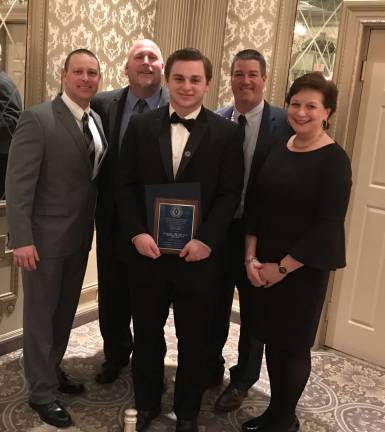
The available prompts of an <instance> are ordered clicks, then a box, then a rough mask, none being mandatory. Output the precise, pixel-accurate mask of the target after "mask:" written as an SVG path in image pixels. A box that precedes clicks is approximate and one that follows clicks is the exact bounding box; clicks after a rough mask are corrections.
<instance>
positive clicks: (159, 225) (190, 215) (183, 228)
mask: <svg viewBox="0 0 385 432" xmlns="http://www.w3.org/2000/svg"><path fill="white" fill-rule="evenodd" d="M199 212H200V202H199V200H188V199H173V198H155V201H154V232H153V236H154V239H155V242H156V244H157V245H158V247H159V250H160V251H161V252H162V253H166V254H167V253H169V254H179V253H180V251H181V250H182V249H183V247H184V246H185V244H186V243H188V242H189V241H190V240H191V239H192V238H194V235H195V233H196V229H197V226H198V221H199Z"/></svg>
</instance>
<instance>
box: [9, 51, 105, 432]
mask: <svg viewBox="0 0 385 432" xmlns="http://www.w3.org/2000/svg"><path fill="white" fill-rule="evenodd" d="M99 81H100V68H99V62H98V60H97V58H96V56H95V55H94V54H93V53H92V52H91V51H88V50H86V49H80V50H76V51H73V52H72V53H70V54H69V55H68V57H67V59H66V61H65V64H64V70H63V73H62V83H63V89H64V91H63V94H62V95H59V96H57V97H56V98H55V99H54V100H53V101H52V102H46V103H43V104H41V105H36V106H34V107H32V108H29V109H28V110H26V111H25V112H24V113H23V114H22V115H21V117H20V120H19V123H18V126H17V128H16V131H15V134H14V136H13V139H12V143H11V147H10V154H9V161H8V168H7V176H6V192H7V217H8V222H9V227H10V246H11V247H12V248H13V257H14V263H15V265H16V266H18V267H20V268H21V269H22V277H23V288H24V315H23V347H24V372H25V376H26V379H27V381H28V384H29V386H30V397H29V404H30V406H31V407H32V408H33V409H34V410H35V411H37V413H38V414H39V415H40V417H41V419H42V420H43V421H45V422H46V423H49V424H51V425H53V426H56V427H67V426H70V425H71V424H72V420H71V416H70V414H69V413H68V412H67V411H66V409H65V408H64V407H63V406H62V405H61V404H60V402H59V401H58V400H57V392H58V391H59V392H61V393H68V394H79V393H81V392H83V391H84V386H83V385H82V384H80V383H77V382H74V381H73V380H71V378H70V377H69V376H68V375H67V374H66V373H65V372H64V371H63V370H62V369H61V367H60V363H61V360H62V358H63V355H64V353H65V350H66V347H67V343H68V338H69V335H70V331H71V326H72V322H73V318H74V315H75V312H76V307H77V305H78V301H79V296H80V291H81V287H82V283H83V277H84V273H85V270H86V266H87V259H88V253H89V250H90V248H91V243H92V237H93V231H94V210H95V204H96V196H97V188H96V181H95V179H96V177H97V174H98V172H99V168H100V165H101V163H102V161H103V158H104V155H105V152H106V149H107V143H106V140H105V138H104V134H103V128H102V123H101V120H100V117H99V116H98V115H97V114H96V113H95V112H93V111H92V110H90V105H89V103H90V100H91V97H92V96H93V95H94V94H95V93H96V91H97V89H98V85H99Z"/></svg>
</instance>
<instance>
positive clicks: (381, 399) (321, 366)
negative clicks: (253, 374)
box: [0, 318, 385, 432]
mask: <svg viewBox="0 0 385 432" xmlns="http://www.w3.org/2000/svg"><path fill="white" fill-rule="evenodd" d="M238 331H239V326H238V325H237V324H232V326H231V333H230V337H229V340H228V343H227V345H226V348H225V356H226V361H227V365H231V364H233V363H234V361H235V360H236V346H237V336H238ZM166 337H167V344H168V352H167V365H166V374H167V376H168V380H169V382H170V383H169V385H168V389H167V391H166V393H165V394H164V397H163V412H162V415H161V416H160V417H159V419H157V420H156V421H154V422H153V424H152V425H151V427H150V428H149V432H155V431H159V432H166V431H167V432H168V431H173V430H174V425H175V418H174V417H173V415H172V413H170V411H171V409H172V394H173V385H172V379H173V375H174V374H175V365H176V358H177V350H176V340H175V335H174V329H173V322H172V318H170V319H169V322H168V325H167V329H166ZM101 347H102V343H101V337H100V333H99V329H98V323H97V322H93V323H90V324H87V325H84V326H82V327H79V328H77V329H75V330H74V331H73V332H72V336H71V341H70V345H69V348H68V351H67V354H66V357H65V360H64V366H65V368H66V369H67V370H68V371H70V372H71V374H73V375H74V376H76V377H78V378H80V379H82V380H83V381H84V382H85V384H86V387H87V392H86V394H85V395H84V396H82V397H75V398H68V397H66V398H63V402H64V403H65V405H66V406H67V407H68V409H69V410H70V412H71V414H72V416H73V419H74V420H75V424H76V427H73V428H69V429H66V431H68V432H75V431H77V432H80V431H81V432H117V431H119V432H120V431H122V424H123V413H124V410H125V409H126V408H127V407H131V406H133V391H132V382H131V377H130V374H129V370H128V369H126V370H125V372H124V373H123V375H122V377H121V379H119V380H117V381H116V382H115V383H114V384H112V385H108V386H99V385H97V384H96V383H95V382H94V380H93V377H94V375H95V372H96V370H97V369H98V367H99V365H100V364H101V362H102V358H103V356H102V352H101ZM220 392H221V388H217V389H214V390H210V391H207V392H206V394H205V397H204V401H203V404H202V410H201V416H200V419H199V422H200V432H235V431H240V425H241V424H242V422H244V421H246V420H247V419H248V418H250V417H253V416H256V415H258V414H259V413H261V412H262V411H263V410H264V408H265V407H266V406H267V403H268V399H269V396H268V395H269V381H268V377H267V373H266V368H265V365H264V366H263V371H262V375H261V379H260V380H259V382H258V383H257V384H256V385H255V386H254V387H253V388H252V389H251V391H250V392H249V397H248V398H247V399H246V400H245V402H244V404H243V406H242V408H241V409H240V410H238V411H237V412H233V413H230V414H223V415H217V414H216V413H214V411H213V404H214V401H215V399H216V397H217V396H218V394H219V393H220ZM26 401H27V387H26V383H25V381H24V377H23V371H22V354H21V351H16V352H14V353H11V354H8V355H5V356H2V357H0V413H1V417H0V431H1V432H16V431H17V432H19V431H30V432H42V431H55V430H56V429H55V428H52V427H49V426H47V425H43V424H42V423H41V422H40V420H39V418H38V416H37V415H36V414H35V413H34V412H33V411H32V410H31V409H30V408H29V407H28V405H27V404H26ZM297 414H298V417H299V419H300V421H301V431H302V432H337V431H343V432H385V370H384V369H382V368H379V367H375V366H372V365H370V364H367V363H365V362H362V361H359V360H356V359H353V358H351V357H349V356H346V355H343V354H340V353H337V352H335V351H332V350H328V351H317V352H314V354H313V372H312V375H311V379H310V381H309V383H308V385H307V387H306V390H305V393H304V395H303V396H302V398H301V401H300V404H299V407H298V412H297Z"/></svg>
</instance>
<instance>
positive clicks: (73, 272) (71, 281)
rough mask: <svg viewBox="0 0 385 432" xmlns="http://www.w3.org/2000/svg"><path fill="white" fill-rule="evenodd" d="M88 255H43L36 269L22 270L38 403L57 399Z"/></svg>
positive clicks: (29, 373) (28, 359) (27, 344)
mask: <svg viewBox="0 0 385 432" xmlns="http://www.w3.org/2000/svg"><path fill="white" fill-rule="evenodd" d="M87 259H88V252H87V253H85V252H79V253H76V254H73V255H69V256H66V257H60V258H40V261H39V262H38V264H37V270H36V271H31V272H28V271H22V278H23V287H24V305H25V306H24V321H23V347H24V369H25V376H26V379H27V381H28V383H29V385H30V387H31V394H30V400H31V401H32V402H34V403H36V404H45V403H49V402H52V401H54V400H55V399H56V390H57V386H58V380H57V373H58V369H59V366H60V362H61V361H62V358H63V356H64V353H65V350H66V347H67V343H68V339H69V336H70V332H71V328H72V323H73V319H74V316H75V313H76V308H77V305H78V302H79V297H80V292H81V287H82V282H83V278H84V273H85V270H86V267H87ZM32 311H34V313H32ZM36 311H40V313H36Z"/></svg>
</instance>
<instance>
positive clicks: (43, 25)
mask: <svg viewBox="0 0 385 432" xmlns="http://www.w3.org/2000/svg"><path fill="white" fill-rule="evenodd" d="M47 17H48V0H29V1H28V17H27V50H26V51H27V52H26V62H25V64H26V67H25V93H24V94H25V97H24V105H25V108H28V107H30V106H32V105H36V104H39V103H41V102H43V101H44V99H45V85H46V69H47V43H48V41H47V35H48V31H47V28H48V22H47V21H48V20H47Z"/></svg>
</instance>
